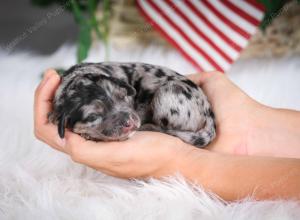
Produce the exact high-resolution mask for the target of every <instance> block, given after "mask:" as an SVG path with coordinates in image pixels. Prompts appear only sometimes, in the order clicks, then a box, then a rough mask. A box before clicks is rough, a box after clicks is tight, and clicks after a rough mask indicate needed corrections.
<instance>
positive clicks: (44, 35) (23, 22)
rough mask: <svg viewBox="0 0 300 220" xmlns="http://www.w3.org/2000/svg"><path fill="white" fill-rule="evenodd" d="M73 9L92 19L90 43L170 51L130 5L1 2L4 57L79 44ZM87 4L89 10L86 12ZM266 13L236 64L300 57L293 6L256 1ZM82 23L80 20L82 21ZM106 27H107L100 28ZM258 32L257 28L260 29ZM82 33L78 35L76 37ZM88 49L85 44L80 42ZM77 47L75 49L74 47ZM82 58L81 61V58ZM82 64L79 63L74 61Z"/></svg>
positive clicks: (298, 9) (299, 25) (298, 15)
mask: <svg viewBox="0 0 300 220" xmlns="http://www.w3.org/2000/svg"><path fill="white" fill-rule="evenodd" d="M72 2H75V3H77V5H78V6H79V9H80V11H81V13H82V14H83V17H84V19H86V20H88V19H90V17H92V16H93V14H94V13H95V16H96V17H97V18H96V19H97V20H98V21H97V23H96V26H98V28H97V29H98V31H100V32H101V35H102V36H99V37H98V38H97V30H96V29H95V28H91V30H90V35H91V38H92V39H91V41H92V42H94V44H95V41H99V40H100V41H102V42H105V43H106V42H108V41H109V42H110V43H111V44H112V45H114V46H117V47H135V46H136V45H139V46H140V45H151V44H152V45H153V44H158V45H159V46H161V47H162V48H165V49H172V45H170V44H169V43H168V42H167V40H165V38H164V37H162V36H161V35H160V34H158V32H157V30H156V29H155V28H154V27H153V25H152V24H150V23H149V22H147V21H146V19H145V18H144V17H143V16H142V15H141V13H140V10H139V9H138V7H137V4H136V2H135V1H134V0H120V1H116V0H115V1H113V0H111V1H109V0H106V1H99V0H92V1H91V0H86V1H77V0H76V1H65V0H2V1H1V3H0V4H1V5H0V27H1V35H0V46H1V50H2V51H4V52H6V53H7V54H11V53H13V52H17V51H31V52H34V53H37V54H52V53H53V52H55V51H56V50H57V49H58V48H59V47H61V46H62V45H63V44H65V43H68V44H75V43H78V42H79V41H81V42H82V41H84V40H80V37H81V38H84V36H83V35H84V33H83V32H84V31H81V32H80V30H82V29H84V25H82V24H81V23H82V22H81V21H79V20H78V15H77V20H76V10H75V9H74V7H72V5H76V4H72ZM89 2H91V4H93V5H94V6H92V9H91V12H90V11H89V9H88V7H89V6H88V5H89ZM261 2H270V4H269V5H268V4H267V3H265V10H269V11H268V13H269V14H268V15H267V14H266V15H265V16H268V17H267V18H266V20H267V21H268V22H267V23H266V24H264V26H263V27H261V28H259V29H258V31H257V32H256V34H254V36H253V37H251V40H250V42H249V45H248V46H247V47H246V48H245V49H244V50H243V51H242V54H241V58H252V57H280V56H285V55H296V54H300V44H299V41H300V6H299V4H297V1H296V0H294V1H283V0H280V1H278V0H275V1H261ZM84 19H82V20H84ZM106 26H108V27H106ZM261 26H262V25H261ZM82 33H83V34H82ZM85 43H86V45H85V46H81V47H88V48H89V45H88V44H89V43H87V42H85ZM78 45H80V43H78ZM82 57H84V58H85V57H86V56H85V55H83V56H82ZM81 60H82V58H81V59H80V61H81Z"/></svg>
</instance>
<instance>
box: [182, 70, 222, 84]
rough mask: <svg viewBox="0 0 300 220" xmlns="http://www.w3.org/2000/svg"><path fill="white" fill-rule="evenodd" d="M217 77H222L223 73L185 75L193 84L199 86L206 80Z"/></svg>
mask: <svg viewBox="0 0 300 220" xmlns="http://www.w3.org/2000/svg"><path fill="white" fill-rule="evenodd" d="M218 75H223V73H221V72H218V71H211V72H201V73H194V74H190V75H187V78H189V79H190V80H192V81H193V82H194V83H195V84H197V85H200V86H201V85H202V84H203V83H205V82H206V81H207V80H208V79H210V78H212V77H215V76H218Z"/></svg>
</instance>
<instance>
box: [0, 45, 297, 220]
mask: <svg viewBox="0 0 300 220" xmlns="http://www.w3.org/2000/svg"><path fill="white" fill-rule="evenodd" d="M74 50H75V49H74V47H73V46H64V47H62V48H61V49H60V50H59V51H57V52H56V53H55V54H53V55H52V56H44V57H41V56H36V55H30V54H28V53H25V52H20V53H16V54H13V55H6V54H4V53H3V52H1V51H0V68H1V73H0V103H1V104H0V129H1V130H0V140H1V141H0V219H1V220H4V219H22V220H27V219H28V220H29V219H30V220H33V219H72V220H76V219H222V220H224V219H240V220H242V219H264V220H266V219H300V205H299V203H296V202H293V201H279V200H278V201H261V202H257V201H253V200H251V199H250V198H248V199H246V200H244V201H238V202H235V203H225V202H223V201H222V200H220V199H218V198H217V197H215V196H213V195H212V194H208V193H206V192H205V191H203V190H202V189H201V188H200V187H195V186H191V185H189V184H187V183H186V182H185V181H184V180H183V179H182V178H180V177H178V178H176V177H174V178H169V179H166V180H165V181H158V180H150V181H148V182H143V181H127V180H122V179H117V178H112V177H109V176H106V175H103V174H101V173H100V172H96V171H94V170H92V169H90V168H87V167H84V166H82V165H79V164H76V163H74V162H72V161H71V160H70V158H69V157H68V156H66V155H63V154H62V153H60V152H57V151H54V150H52V149H51V148H50V147H47V146H46V145H45V144H43V143H40V142H39V141H37V140H35V138H34V137H33V131H32V130H33V126H32V104H33V92H34V89H35V87H36V85H37V84H38V82H39V80H40V79H41V78H40V77H41V72H42V71H43V70H45V69H46V68H48V67H59V66H61V67H68V66H70V65H72V64H74V62H75V57H74V54H75V51H74ZM99 51H100V52H99ZM102 51H103V49H94V50H93V51H92V52H91V56H90V57H89V59H88V60H89V61H95V62H98V61H100V60H101V58H102V57H103V54H102ZM111 58H112V59H111V60H112V61H142V62H149V63H154V64H161V65H165V66H168V67H170V68H172V69H175V70H177V71H179V72H181V73H183V74H186V73H191V72H194V69H193V68H192V67H191V66H190V65H189V64H187V63H186V62H185V61H184V59H183V58H181V56H180V55H179V54H177V53H176V52H164V51H161V50H160V49H158V48H155V47H151V48H148V49H146V50H139V49H135V50H133V51H126V50H123V49H118V48H113V49H112V51H111ZM299 69H300V59H299V57H293V58H284V59H277V60H245V61H238V62H237V63H236V64H235V65H234V66H233V68H232V69H231V71H230V72H229V73H228V75H229V76H230V77H231V78H232V79H233V80H234V81H235V82H236V83H237V84H238V85H239V86H240V87H242V88H243V89H244V90H245V91H246V92H247V93H248V94H250V95H251V96H252V97H254V98H256V99H257V100H259V101H261V102H263V103H266V104H269V105H272V106H276V107H288V108H293V109H299V110H300V74H299V73H300V72H299ZM153 162H155V161H153ZM299 187H300V186H299Z"/></svg>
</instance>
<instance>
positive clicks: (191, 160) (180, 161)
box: [173, 143, 215, 185]
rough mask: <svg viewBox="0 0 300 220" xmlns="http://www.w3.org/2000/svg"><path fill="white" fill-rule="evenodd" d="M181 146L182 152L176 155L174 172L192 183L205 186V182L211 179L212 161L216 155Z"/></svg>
mask: <svg viewBox="0 0 300 220" xmlns="http://www.w3.org/2000/svg"><path fill="white" fill-rule="evenodd" d="M181 146H182V147H181V149H180V151H179V152H178V153H177V154H176V155H175V160H174V165H173V170H174V171H175V172H179V173H180V174H181V175H182V176H184V177H185V178H186V179H187V180H189V181H191V182H194V183H197V184H201V185H203V184H205V180H206V179H207V178H209V170H211V164H212V163H211V161H213V158H214V155H215V153H212V152H210V151H207V150H203V149H200V148H196V147H194V146H192V145H189V144H186V143H183V144H182V145H181Z"/></svg>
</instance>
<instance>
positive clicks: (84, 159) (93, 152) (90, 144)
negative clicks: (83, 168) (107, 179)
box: [65, 131, 124, 170]
mask: <svg viewBox="0 0 300 220" xmlns="http://www.w3.org/2000/svg"><path fill="white" fill-rule="evenodd" d="M65 140H66V144H65V151H66V152H67V153H68V154H69V155H70V156H71V158H72V160H73V161H75V162H78V163H83V164H85V165H88V166H91V167H94V166H95V165H97V168H98V169H103V170H108V169H109V165H108V163H107V161H108V158H110V157H111V156H112V155H113V154H118V150H117V148H122V147H123V145H124V142H94V141H88V140H86V139H84V138H82V137H81V136H80V135H78V134H75V133H72V132H69V131H67V132H66V134H65Z"/></svg>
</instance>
